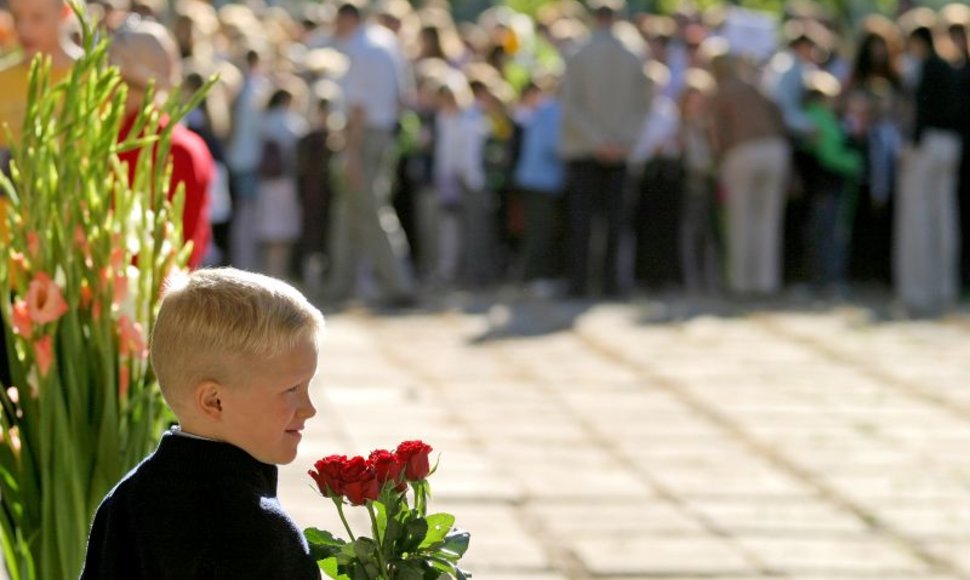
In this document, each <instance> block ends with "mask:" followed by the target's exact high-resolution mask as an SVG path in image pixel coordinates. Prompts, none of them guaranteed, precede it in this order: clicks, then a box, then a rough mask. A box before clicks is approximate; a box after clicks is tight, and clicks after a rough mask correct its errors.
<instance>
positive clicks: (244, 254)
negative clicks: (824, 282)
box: [226, 50, 270, 271]
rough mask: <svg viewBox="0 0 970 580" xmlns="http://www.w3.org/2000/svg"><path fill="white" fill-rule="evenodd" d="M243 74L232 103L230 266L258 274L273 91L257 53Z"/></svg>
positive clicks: (249, 54)
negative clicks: (266, 112)
mask: <svg viewBox="0 0 970 580" xmlns="http://www.w3.org/2000/svg"><path fill="white" fill-rule="evenodd" d="M243 75H244V76H243V82H242V86H241V87H240V89H239V92H238V94H237V95H236V99H235V101H234V102H233V104H232V136H231V138H230V140H229V147H228V150H227V152H226V161H227V162H228V165H229V172H230V183H231V191H232V197H233V219H232V223H231V225H230V231H229V238H230V247H231V252H230V263H231V264H232V265H233V266H235V267H237V268H240V269H242V270H251V271H255V270H257V269H258V268H259V258H258V243H257V237H256V230H257V225H256V224H257V221H258V212H257V207H256V205H257V204H256V201H257V196H258V192H259V165H260V156H261V153H262V150H261V145H262V136H261V119H262V106H261V105H262V103H263V101H264V99H265V98H266V94H267V92H269V89H270V85H269V81H268V80H267V79H266V77H265V75H264V73H263V67H262V64H261V58H260V54H259V53H258V52H257V51H255V50H249V51H248V52H247V53H246V68H245V70H244V73H243Z"/></svg>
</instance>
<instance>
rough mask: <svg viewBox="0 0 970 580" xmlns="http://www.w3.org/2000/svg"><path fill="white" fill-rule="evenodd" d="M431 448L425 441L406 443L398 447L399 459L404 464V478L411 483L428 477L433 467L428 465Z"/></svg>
mask: <svg viewBox="0 0 970 580" xmlns="http://www.w3.org/2000/svg"><path fill="white" fill-rule="evenodd" d="M430 453H431V446H430V445H428V444H426V443H424V442H423V441H405V442H404V443H401V444H400V445H398V446H397V451H396V454H397V458H398V460H399V461H400V462H401V463H403V464H404V476H405V477H407V479H408V480H409V481H421V480H422V479H425V478H426V477H428V472H429V471H431V467H430V466H429V465H428V455H429V454H430Z"/></svg>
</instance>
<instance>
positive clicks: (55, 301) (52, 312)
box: [27, 272, 67, 324]
mask: <svg viewBox="0 0 970 580" xmlns="http://www.w3.org/2000/svg"><path fill="white" fill-rule="evenodd" d="M27 310H28V311H29V312H30V318H31V319H32V320H33V321H34V322H36V323H38V324H47V323H48V322H54V321H55V320H57V319H58V318H60V317H61V316H64V313H65V312H67V302H64V297H63V296H62V295H61V289H60V288H58V286H57V284H56V283H55V282H54V281H53V280H51V279H50V276H48V275H47V274H45V273H43V272H38V273H37V275H36V276H34V279H33V280H32V281H31V282H30V288H29V289H28V290H27Z"/></svg>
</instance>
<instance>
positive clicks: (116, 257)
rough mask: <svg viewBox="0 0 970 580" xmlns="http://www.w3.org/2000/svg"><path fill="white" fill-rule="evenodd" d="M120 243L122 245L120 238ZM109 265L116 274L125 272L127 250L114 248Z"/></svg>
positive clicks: (119, 247)
mask: <svg viewBox="0 0 970 580" xmlns="http://www.w3.org/2000/svg"><path fill="white" fill-rule="evenodd" d="M118 243H119V244H120V243H121V240H120V238H119V239H118ZM108 264H109V265H110V266H111V269H112V270H113V271H114V272H116V273H117V272H124V271H125V249H124V248H123V247H121V246H118V245H116V246H114V249H112V250H111V257H110V258H109V260H108Z"/></svg>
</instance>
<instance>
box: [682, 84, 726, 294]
mask: <svg viewBox="0 0 970 580" xmlns="http://www.w3.org/2000/svg"><path fill="white" fill-rule="evenodd" d="M715 88H716V85H715V83H714V79H713V77H711V75H710V74H709V73H707V72H706V71H704V70H702V69H699V68H691V69H689V70H688V71H687V74H686V76H685V86H684V92H683V94H682V95H681V98H680V113H681V118H682V119H683V123H682V125H681V131H680V140H681V146H682V148H683V149H682V150H683V161H684V194H683V204H682V208H683V209H682V214H681V216H682V217H681V222H680V252H681V264H682V267H683V271H684V285H685V287H686V289H687V292H688V293H690V294H692V295H705V294H707V295H710V294H715V293H717V292H718V291H719V290H720V278H721V272H720V269H721V265H720V258H719V253H720V252H719V250H718V236H717V227H716V215H717V214H716V200H715V187H716V180H715V175H716V174H715V166H714V148H713V147H712V145H711V135H712V132H713V129H712V127H711V116H710V102H711V101H710V99H711V96H712V95H713V93H714V89H715Z"/></svg>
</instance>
